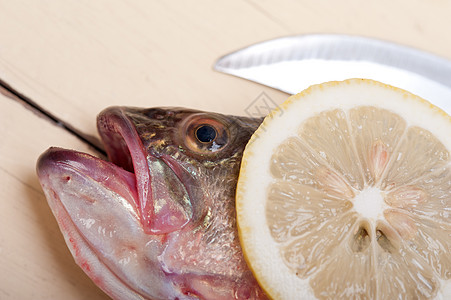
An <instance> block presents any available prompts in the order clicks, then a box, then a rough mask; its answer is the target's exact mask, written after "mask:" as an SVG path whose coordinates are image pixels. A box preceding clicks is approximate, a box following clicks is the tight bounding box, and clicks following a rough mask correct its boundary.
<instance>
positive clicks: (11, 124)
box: [0, 0, 451, 299]
mask: <svg viewBox="0 0 451 300" xmlns="http://www.w3.org/2000/svg"><path fill="white" fill-rule="evenodd" d="M450 13H451V1H446V0H437V1H424V0H397V1H393V0H379V1H363V2H362V1H358V0H342V1H332V0H331V1H317V0H301V1H295V0H292V1H290V0H286V1H277V3H276V1H267V0H266V1H257V0H248V1H236V0H232V1H223V2H222V4H219V2H217V1H215V2H214V1H206V0H202V1H181V0H180V1H165V2H163V1H150V0H129V1H126V0H122V1H121V0H108V1H107V0H97V1H90V0H76V1H75V0H73V1H72V0H65V1H56V0H55V1H51V0H47V1H32V0H30V1H23V0H14V1H7V0H0V79H1V80H2V81H3V82H4V83H6V84H8V85H10V87H12V88H13V89H14V90H16V91H17V92H19V93H20V94H22V95H23V96H24V98H26V99H29V100H32V101H34V102H35V103H36V104H37V105H39V106H40V107H41V108H43V109H44V110H46V111H47V112H49V113H51V114H53V115H54V116H55V117H56V118H58V119H60V120H62V121H64V122H66V123H67V124H70V125H71V126H73V128H75V129H76V130H79V131H80V132H82V134H86V135H93V136H96V135H97V133H96V130H95V116H96V114H97V113H98V112H99V111H100V110H102V109H103V108H105V107H107V106H110V105H130V106H142V107H151V106H187V107H192V108H198V109H203V110H210V111H217V112H224V113H231V114H241V115H243V114H244V109H245V108H246V107H247V105H248V104H249V103H250V102H251V101H253V100H254V99H255V98H256V97H258V96H259V95H260V93H261V92H262V91H264V92H265V93H266V94H267V95H268V96H269V97H271V98H272V99H273V100H274V101H276V102H277V103H281V102H282V101H283V100H284V99H285V98H286V97H287V95H285V94H283V93H281V92H277V91H275V90H272V89H270V88H267V87H264V86H261V85H258V84H254V83H251V82H248V81H245V80H241V79H238V78H234V77H231V76H226V75H224V74H220V73H217V72H214V71H213V70H212V64H213V63H214V61H215V60H216V59H217V58H218V57H219V56H221V55H223V54H225V53H228V52H230V51H233V50H236V49H238V48H241V47H244V46H246V45H249V44H252V43H255V42H259V41H262V40H267V39H271V38H275V37H280V36H286V35H293V34H304V33H344V34H356V35H362V36H368V37H374V38H379V39H384V40H389V41H393V42H397V43H401V44H404V45H409V46H413V47H417V48H419V49H423V50H426V51H429V52H432V53H435V54H438V55H440V56H443V57H447V58H449V59H451V36H450V35H449V32H448V31H449V29H450V28H451V18H450V17H449V15H450ZM0 137H1V141H0V180H1V188H0V197H1V199H0V299H107V296H106V295H105V294H103V293H102V292H101V291H100V290H99V289H97V288H96V287H95V286H94V284H92V283H91V281H90V280H89V279H88V277H87V276H85V275H84V273H83V272H82V271H81V270H80V269H79V268H78V267H77V266H76V265H75V264H74V262H73V259H72V257H71V255H70V253H69V251H68V250H67V249H66V246H65V244H64V241H63V238H62V236H61V234H60V232H59V230H58V227H57V224H56V222H55V221H54V219H53V216H52V213H51V211H50V209H49V208H48V206H47V203H46V200H45V198H44V196H43V193H42V191H41V189H40V186H39V183H38V180H37V178H36V175H35V162H36V159H37V157H38V156H39V154H40V153H42V152H43V151H44V150H45V149H46V148H47V147H49V146H51V145H55V146H61V147H66V148H74V149H78V150H82V151H87V152H90V153H94V154H95V153H96V151H95V150H94V149H92V148H90V147H88V146H87V145H86V144H85V143H84V142H82V141H81V140H80V139H78V138H77V137H75V136H74V135H73V134H71V133H70V132H69V131H67V130H65V129H63V128H60V127H58V126H56V125H55V124H54V123H52V122H51V121H49V120H48V119H47V118H43V117H41V116H40V115H39V114H36V112H35V110H33V109H30V108H29V106H27V105H23V104H22V103H21V102H20V101H18V100H17V99H16V98H15V97H12V96H11V95H9V94H8V93H7V92H6V91H5V89H2V94H0Z"/></svg>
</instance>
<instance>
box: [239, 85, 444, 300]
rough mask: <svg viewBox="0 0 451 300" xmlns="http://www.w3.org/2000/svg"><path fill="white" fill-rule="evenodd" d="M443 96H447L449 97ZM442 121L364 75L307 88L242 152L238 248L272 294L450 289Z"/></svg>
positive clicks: (392, 294)
mask: <svg viewBox="0 0 451 300" xmlns="http://www.w3.org/2000/svg"><path fill="white" fill-rule="evenodd" d="M450 101H451V99H450ZM450 151H451V118H450V117H449V116H448V115H446V114H445V113H444V112H443V111H441V110H440V109H438V108H436V107H434V106H432V105H431V104H430V103H428V102H427V101H425V100H423V99H420V98H419V97H417V96H414V95H412V94H410V93H408V92H406V91H403V90H400V89H397V88H394V87H391V86H387V85H384V84H381V83H379V82H375V81H371V80H362V79H350V80H346V81H343V82H330V83H325V84H321V85H316V86H312V87H310V88H309V89H307V90H305V91H303V92H302V93H300V94H298V95H295V96H292V97H290V98H289V99H288V100H287V101H286V102H285V103H284V104H283V105H282V106H281V107H280V108H279V109H278V110H276V111H274V112H273V113H272V114H270V115H269V116H268V117H267V118H266V119H265V120H264V122H263V123H262V125H261V126H260V128H259V129H258V130H257V131H256V132H255V134H254V136H253V137H252V138H251V140H250V142H249V144H248V145H247V147H246V150H245V152H244V155H243V160H242V165H241V171H240V176H239V181H238V186H237V197H236V199H237V203H236V204H237V221H238V230H239V235H240V241H241V244H242V248H243V252H244V255H245V257H246V260H247V261H248V264H249V266H250V267H251V269H252V271H253V273H254V275H255V277H256V278H257V280H258V281H259V283H260V285H261V286H262V288H263V289H264V290H265V291H266V292H267V294H268V295H269V296H270V297H272V298H274V299H349V298H356V299H395V298H400V299H411V298H421V299H434V298H436V299H449V298H451V257H450V249H451V215H450V213H451V158H450Z"/></svg>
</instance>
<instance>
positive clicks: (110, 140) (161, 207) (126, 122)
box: [97, 107, 192, 234]
mask: <svg viewBox="0 0 451 300" xmlns="http://www.w3.org/2000/svg"><path fill="white" fill-rule="evenodd" d="M97 128H98V130H99V134H100V136H101V138H102V140H103V142H104V145H105V148H106V151H107V154H108V157H109V159H110V161H111V162H113V163H115V164H117V165H119V166H121V167H123V168H124V169H125V170H129V171H133V172H134V173H135V175H136V187H137V192H138V197H137V201H136V205H137V207H138V211H139V214H140V217H141V222H142V225H143V228H144V230H145V232H147V233H150V234H165V233H169V232H173V231H176V230H179V229H181V228H182V227H183V226H185V225H186V224H187V223H188V222H189V220H190V219H191V217H192V208H191V205H190V204H189V195H188V194H187V191H186V189H185V187H184V186H183V183H182V182H181V181H180V180H178V178H177V177H176V176H175V174H173V172H172V170H171V169H170V168H169V167H168V166H167V165H166V164H165V163H164V162H162V161H161V160H160V159H158V158H157V157H155V156H153V155H152V154H150V153H148V152H147V151H146V149H145V148H144V146H143V144H142V142H141V139H140V137H139V135H138V133H137V131H136V128H135V124H133V122H132V121H131V120H130V118H129V117H128V116H127V115H126V111H125V108H123V107H110V108H107V109H105V110H104V111H103V112H101V113H100V114H99V116H98V118H97ZM168 178H170V179H172V180H171V182H170V186H171V190H177V193H175V194H174V193H171V191H170V190H168V182H167V181H168ZM180 199H185V201H180ZM185 203H188V204H185Z"/></svg>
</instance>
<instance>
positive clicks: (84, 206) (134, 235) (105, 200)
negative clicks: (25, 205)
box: [37, 148, 176, 299]
mask: <svg viewBox="0 0 451 300" xmlns="http://www.w3.org/2000/svg"><path fill="white" fill-rule="evenodd" d="M37 169H38V176H39V178H40V181H41V185H42V187H43V190H44V192H45V194H46V197H47V199H48V202H49V205H50V207H51V209H52V211H53V213H54V215H55V217H56V219H57V221H58V224H59V226H60V229H61V231H62V233H63V235H64V238H65V240H66V243H67V245H68V247H69V249H70V251H71V253H72V255H73V257H74V259H75V261H76V262H77V264H78V265H79V266H80V267H81V268H82V269H83V270H84V271H85V273H86V274H87V275H88V276H89V277H90V278H91V279H92V280H93V281H94V282H95V283H96V284H97V285H98V286H99V287H100V288H102V289H103V290H104V291H105V292H106V293H107V294H108V295H110V296H111V297H113V298H114V299H143V298H150V299H153V298H156V299H160V298H166V297H168V296H174V293H175V292H176V289H174V287H173V286H172V282H171V280H170V279H169V278H168V277H167V275H166V273H165V272H164V271H163V270H162V269H161V268H160V264H159V262H158V261H157V260H156V257H158V255H159V254H160V253H161V251H162V249H163V243H162V239H163V236H157V235H154V236H152V235H148V234H146V233H145V232H144V230H143V229H142V226H141V224H140V221H139V214H138V211H137V207H136V201H135V200H134V198H135V197H137V195H136V188H135V184H136V183H135V179H134V176H133V174H132V173H129V172H127V171H125V170H123V169H121V168H119V167H117V166H115V165H114V164H112V163H109V162H105V161H103V160H100V159H98V158H95V157H93V156H90V155H88V154H83V153H79V152H75V151H70V150H64V149H59V148H50V149H49V150H47V151H46V152H45V153H43V154H42V155H41V157H40V158H39V160H38V166H37ZM143 295H145V296H143ZM174 297H175V296H174Z"/></svg>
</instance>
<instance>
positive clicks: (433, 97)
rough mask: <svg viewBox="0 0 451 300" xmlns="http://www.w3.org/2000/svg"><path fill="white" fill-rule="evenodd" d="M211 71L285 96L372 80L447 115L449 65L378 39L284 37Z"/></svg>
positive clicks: (221, 61)
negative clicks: (321, 86)
mask: <svg viewBox="0 0 451 300" xmlns="http://www.w3.org/2000/svg"><path fill="white" fill-rule="evenodd" d="M214 69H216V70H217V71H220V72H224V73H227V74H231V75H235V76H238V77H242V78H245V79H248V80H251V81H255V82H258V83H260V84H263V85H267V86H270V87H272V88H275V89H278V90H281V91H283V92H286V93H288V94H296V93H298V92H300V91H302V90H303V89H305V88H307V87H309V86H310V85H313V84H317V83H322V82H326V81H333V80H344V79H348V78H367V79H373V80H377V81H380V82H383V83H386V84H390V85H393V86H396V87H399V88H402V89H405V90H407V91H409V92H411V93H413V94H416V95H418V96H420V97H422V98H424V99H426V100H428V101H429V102H431V103H432V104H434V105H436V106H438V107H440V108H441V109H443V110H444V111H445V112H446V113H448V114H450V115H451V61H448V60H446V59H444V58H441V57H438V56H435V55H433V54H430V53H426V52H423V51H420V50H417V49H414V48H410V47H406V46H402V45H398V44H395V43H390V42H386V41H382V40H377V39H371V38H365V37H360V36H349V35H334V34H314V35H298V36H289V37H282V38H277V39H273V40H269V41H265V42H261V43H257V44H254V45H251V46H249V47H246V48H243V49H241V50H238V51H236V52H233V53H230V54H227V55H225V56H223V57H221V58H220V59H219V60H217V61H216V63H215V65H214Z"/></svg>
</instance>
